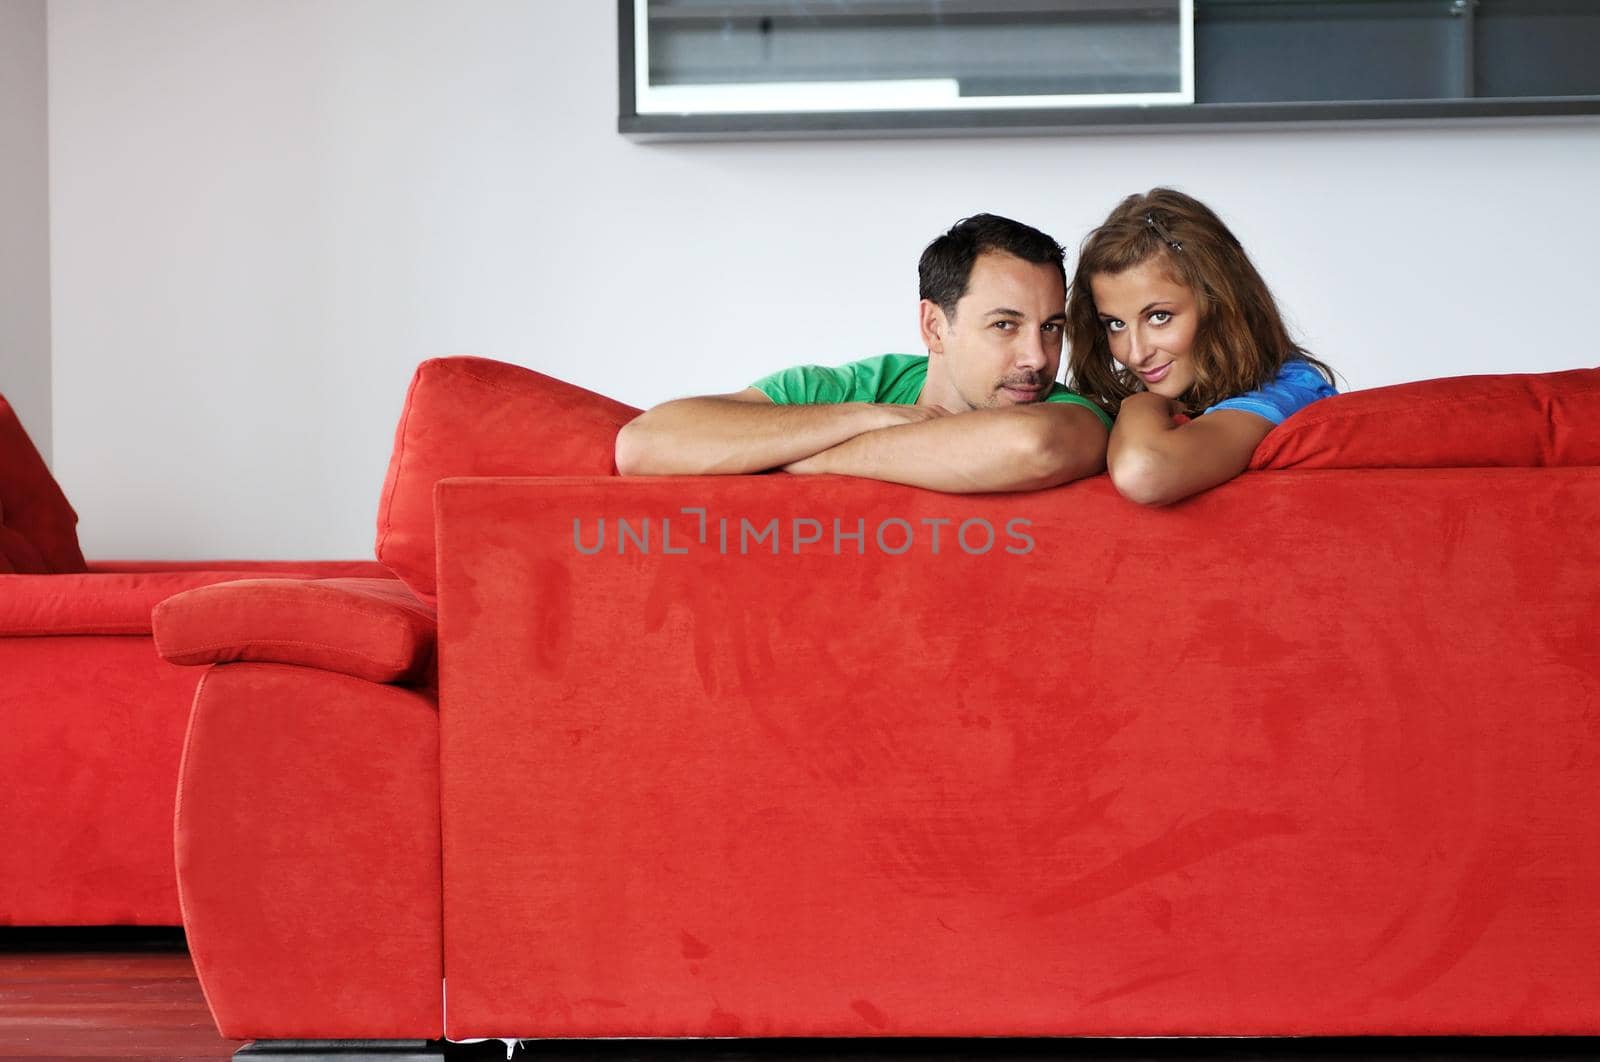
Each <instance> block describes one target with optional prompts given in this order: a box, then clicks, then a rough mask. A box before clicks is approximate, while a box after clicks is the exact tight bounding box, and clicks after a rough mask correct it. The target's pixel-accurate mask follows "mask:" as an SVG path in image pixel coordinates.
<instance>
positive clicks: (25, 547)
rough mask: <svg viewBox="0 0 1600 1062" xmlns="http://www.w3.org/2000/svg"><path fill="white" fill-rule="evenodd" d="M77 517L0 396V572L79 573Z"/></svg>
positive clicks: (80, 554) (7, 404)
mask: <svg viewBox="0 0 1600 1062" xmlns="http://www.w3.org/2000/svg"><path fill="white" fill-rule="evenodd" d="M84 568H85V565H84V561H83V551H82V550H81V549H79V548H78V514H77V513H75V512H73V511H72V506H71V505H69V504H68V503H67V496H66V495H65V494H63V493H62V491H61V487H60V485H59V484H58V483H56V479H55V477H54V476H52V475H51V474H50V468H49V466H47V465H46V464H45V463H44V458H43V457H41V456H39V451H38V449H37V448H36V447H35V446H34V445H33V440H32V439H30V438H28V433H27V432H26V431H25V430H24V429H23V427H22V422H21V421H20V420H18V419H17V414H16V411H15V410H13V409H12V408H11V403H9V402H7V401H6V399H5V396H4V395H0V572H20V573H23V574H28V575H43V574H49V573H54V572H81V571H83V570H84Z"/></svg>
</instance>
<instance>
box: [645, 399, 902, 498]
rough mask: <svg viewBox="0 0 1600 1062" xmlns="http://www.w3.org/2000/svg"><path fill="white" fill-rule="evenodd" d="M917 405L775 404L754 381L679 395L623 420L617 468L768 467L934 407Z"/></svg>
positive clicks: (681, 471)
mask: <svg viewBox="0 0 1600 1062" xmlns="http://www.w3.org/2000/svg"><path fill="white" fill-rule="evenodd" d="M920 408H921V407H915V406H901V407H893V406H882V405H874V404H872V403H869V402H840V403H836V404H831V405H776V404H774V403H773V401H772V399H770V398H768V397H767V396H766V395H765V394H763V393H762V392H761V391H758V390H757V389H756V388H754V387H747V388H745V389H744V390H743V391H737V392H734V393H733V394H727V395H706V396H703V397H699V398H680V399H678V400H676V401H673V402H664V403H662V404H661V405H659V406H656V407H654V408H652V409H649V410H647V411H645V412H644V413H642V414H640V415H639V416H638V417H636V418H635V419H634V420H633V421H632V422H631V423H629V424H627V425H625V426H624V427H623V429H622V431H621V432H619V433H618V435H617V448H616V460H617V471H618V472H620V473H622V474H623V475H625V476H671V475H730V474H738V473H744V472H765V471H767V470H768V469H773V468H778V467H780V466H782V465H786V464H789V463H790V462H792V461H798V460H800V459H801V458H804V457H810V456H811V455H813V454H816V453H819V452H821V451H823V450H826V449H828V448H829V447H832V446H837V445H838V444H839V443H842V442H844V441H845V440H847V439H850V438H852V437H854V436H856V435H860V434H861V433H862V432H867V431H873V430H875V429H878V428H883V427H886V426H888V425H891V424H905V423H907V422H908V421H912V420H919V419H922V418H923V417H926V416H928V415H929V414H928V413H927V412H926V411H925V410H923V411H920V412H919V409H920Z"/></svg>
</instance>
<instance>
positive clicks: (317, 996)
mask: <svg viewBox="0 0 1600 1062" xmlns="http://www.w3.org/2000/svg"><path fill="white" fill-rule="evenodd" d="M204 674H205V680H204V682H203V684H202V686H201V688H200V691H199V693H198V694H197V696H196V698H195V706H194V716H193V719H192V721H191V723H190V727H189V735H188V742H187V746H186V751H185V753H184V760H183V774H182V789H181V797H180V800H179V804H178V809H177V861H178V874H179V877H180V879H181V881H182V886H181V889H182V896H183V920H184V926H185V927H186V928H187V929H188V931H189V950H190V954H191V955H192V956H193V958H194V963H195V970H196V971H197V972H198V973H199V975H200V984H201V986H202V987H203V988H204V989H205V993H206V1000H207V1002H208V1003H209V1004H210V1006H211V1011H212V1013H213V1014H214V1015H215V1016H216V1019H217V1025H218V1027H219V1028H220V1029H221V1031H222V1034H223V1035H224V1036H229V1037H249V1036H261V1037H274V1038H283V1039H295V1038H308V1039H309V1038H345V1037H362V1038H369V1039H381V1038H419V1037H425V1038H426V1037H438V1036H439V1035H440V1033H441V1030H442V1028H443V1015H442V999H441V992H440V976H441V970H440V932H441V929H440V924H441V909H440V896H439V784H438V770H439V763H438V755H439V744H438V716H437V714H436V712H435V709H434V704H433V701H432V699H431V698H429V697H427V696H425V695H424V694H421V693H418V692H415V691H412V690H407V689H402V688H400V687H397V686H381V685H378V684H376V683H371V682H364V681H362V680H360V679H355V678H351V677H349V676H346V675H334V674H329V673H327V672H321V671H313V670H310V669H307V668H298V667H287V666H282V665H276V664H228V665H224V666H221V667H214V668H210V669H208V670H207V671H206V672H205V673H204ZM219 939H220V940H222V941H224V942H226V943H229V944H234V945H236V944H237V943H238V942H240V941H242V942H245V946H244V948H243V949H242V950H241V949H238V948H237V947H219V946H216V945H214V943H213V942H214V941H217V940H219ZM241 960H242V961H241Z"/></svg>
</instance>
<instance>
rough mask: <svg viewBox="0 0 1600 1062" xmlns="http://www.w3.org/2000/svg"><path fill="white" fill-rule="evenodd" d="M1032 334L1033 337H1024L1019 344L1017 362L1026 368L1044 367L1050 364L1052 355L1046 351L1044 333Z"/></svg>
mask: <svg viewBox="0 0 1600 1062" xmlns="http://www.w3.org/2000/svg"><path fill="white" fill-rule="evenodd" d="M1030 334H1031V338H1024V339H1023V341H1022V342H1021V343H1020V344H1018V349H1017V358H1016V360H1017V364H1018V365H1019V366H1023V367H1025V368H1030V369H1042V368H1044V367H1045V366H1046V365H1048V364H1050V356H1049V354H1048V353H1046V351H1045V339H1044V335H1043V333H1040V332H1033V333H1030Z"/></svg>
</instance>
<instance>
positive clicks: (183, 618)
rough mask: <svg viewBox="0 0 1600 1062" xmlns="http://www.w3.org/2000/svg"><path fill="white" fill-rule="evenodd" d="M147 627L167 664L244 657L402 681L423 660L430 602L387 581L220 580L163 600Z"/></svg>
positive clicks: (428, 648)
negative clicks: (152, 630)
mask: <svg viewBox="0 0 1600 1062" xmlns="http://www.w3.org/2000/svg"><path fill="white" fill-rule="evenodd" d="M153 624H154V628H155V641H156V650H157V651H158V652H159V653H160V654H161V655H162V657H163V658H165V659H167V660H170V661H172V662H173V663H174V664H225V663H231V662H234V661H240V660H254V661H262V662H268V663H281V664H300V665H303V666H305V667H314V668H321V669H323V670H325V671H335V672H338V673H340V674H345V675H352V676H354V677H356V678H362V679H366V680H367V681H369V682H407V681H415V680H417V679H419V678H421V677H423V676H424V675H425V674H427V673H428V670H429V668H430V667H431V666H432V663H433V645H434V629H435V621H434V613H433V609H431V608H429V607H428V606H426V605H423V604H421V603H420V602H418V601H417V599H416V598H414V597H412V596H411V594H410V593H409V592H407V590H406V588H405V586H404V585H403V584H401V583H400V582H399V581H398V580H395V579H314V580H309V579H308V580H284V579H249V580H244V581H241V582H231V583H223V584H221V585H216V586H208V587H202V588H199V589H196V590H190V591H187V592H185V593H182V594H178V595H177V596H175V597H171V598H168V599H167V600H166V601H164V602H162V603H161V604H159V605H157V606H156V608H155V613H154V616H153Z"/></svg>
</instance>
